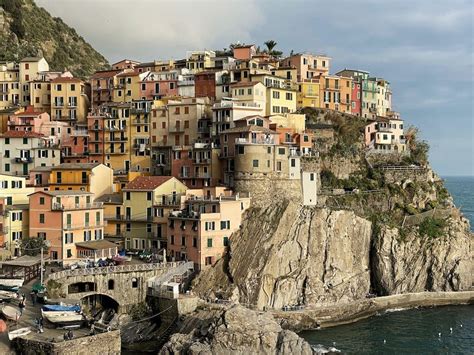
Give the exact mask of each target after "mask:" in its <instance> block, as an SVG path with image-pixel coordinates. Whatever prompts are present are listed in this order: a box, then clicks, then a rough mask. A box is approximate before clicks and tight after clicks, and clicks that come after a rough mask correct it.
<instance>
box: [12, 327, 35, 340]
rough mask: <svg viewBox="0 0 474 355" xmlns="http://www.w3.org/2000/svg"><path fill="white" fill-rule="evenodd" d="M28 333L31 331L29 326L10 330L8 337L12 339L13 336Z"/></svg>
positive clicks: (16, 336)
mask: <svg viewBox="0 0 474 355" xmlns="http://www.w3.org/2000/svg"><path fill="white" fill-rule="evenodd" d="M30 333H31V329H30V328H29V327H26V328H20V329H16V330H11V331H9V332H8V339H10V341H12V340H13V339H15V338H18V337H22V336H25V335H28V334H30Z"/></svg>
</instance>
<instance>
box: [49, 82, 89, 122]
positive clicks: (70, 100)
mask: <svg viewBox="0 0 474 355" xmlns="http://www.w3.org/2000/svg"><path fill="white" fill-rule="evenodd" d="M88 111H89V98H88V97H87V95H86V92H85V85H84V82H83V81H82V80H80V79H77V78H69V77H59V78H56V79H53V80H52V81H51V119H53V120H55V121H66V122H70V123H72V124H75V123H76V122H81V123H85V122H86V117H87V112H88Z"/></svg>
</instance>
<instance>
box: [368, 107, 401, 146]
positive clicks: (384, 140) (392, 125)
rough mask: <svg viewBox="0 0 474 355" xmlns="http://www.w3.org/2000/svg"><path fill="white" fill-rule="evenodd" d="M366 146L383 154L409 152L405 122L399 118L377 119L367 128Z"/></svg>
mask: <svg viewBox="0 0 474 355" xmlns="http://www.w3.org/2000/svg"><path fill="white" fill-rule="evenodd" d="M364 133H365V145H366V147H368V148H370V149H371V150H373V151H376V152H381V153H390V152H398V153H405V152H407V146H406V139H405V136H404V126H403V120H401V119H400V118H399V117H397V116H393V117H377V118H376V119H375V120H373V121H372V122H370V123H368V124H367V125H366V126H365V131H364Z"/></svg>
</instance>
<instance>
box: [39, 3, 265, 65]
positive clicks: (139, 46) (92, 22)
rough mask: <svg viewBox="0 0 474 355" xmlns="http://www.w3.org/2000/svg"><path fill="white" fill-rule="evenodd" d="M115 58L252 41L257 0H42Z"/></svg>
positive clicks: (170, 54) (258, 18)
mask: <svg viewBox="0 0 474 355" xmlns="http://www.w3.org/2000/svg"><path fill="white" fill-rule="evenodd" d="M37 3H38V5H40V6H43V7H45V8H46V9H47V10H48V11H50V12H51V14H53V16H60V17H61V18H63V20H64V21H65V22H66V23H67V24H69V25H70V26H72V27H74V28H75V29H76V30H77V31H78V33H80V34H81V35H82V36H83V37H85V38H86V40H88V41H89V42H90V43H91V44H92V45H93V46H94V47H95V48H97V49H98V50H99V51H100V52H101V53H102V54H104V55H105V56H106V57H107V58H108V59H110V60H111V61H115V60H120V59H122V58H124V57H133V58H132V59H138V60H152V59H160V58H163V59H165V58H181V57H183V58H184V57H185V55H186V51H187V50H193V49H205V48H209V49H211V48H222V47H223V46H227V45H228V44H229V43H230V42H229V41H232V42H235V41H239V40H240V41H251V35H250V31H251V30H252V29H253V28H255V27H256V26H257V25H258V24H261V23H262V21H263V14H262V12H261V11H260V9H259V8H258V6H257V2H256V1H254V0H230V1H211V0H204V1H192V0H175V1H171V0H168V1H156V0H153V1H152V0H141V1H132V2H130V1H124V0H118V1H116V0H113V1H112V0H101V1H97V0H81V1H79V0H75V1H71V0H69V1H61V2H59V1H56V0H37Z"/></svg>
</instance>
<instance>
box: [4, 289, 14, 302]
mask: <svg viewBox="0 0 474 355" xmlns="http://www.w3.org/2000/svg"><path fill="white" fill-rule="evenodd" d="M15 298H18V294H17V293H15V292H12V291H1V290H0V301H2V302H3V301H10V300H11V299H15Z"/></svg>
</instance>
